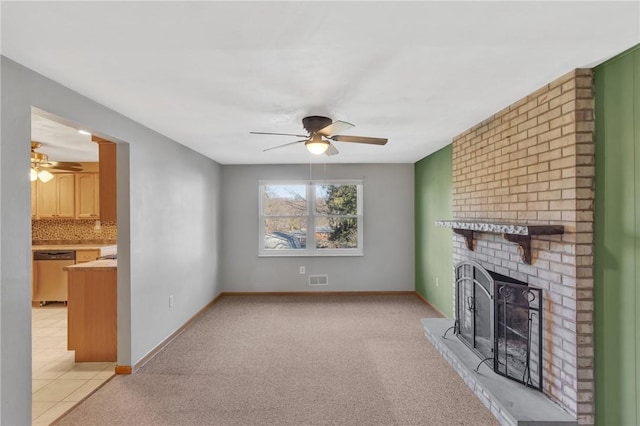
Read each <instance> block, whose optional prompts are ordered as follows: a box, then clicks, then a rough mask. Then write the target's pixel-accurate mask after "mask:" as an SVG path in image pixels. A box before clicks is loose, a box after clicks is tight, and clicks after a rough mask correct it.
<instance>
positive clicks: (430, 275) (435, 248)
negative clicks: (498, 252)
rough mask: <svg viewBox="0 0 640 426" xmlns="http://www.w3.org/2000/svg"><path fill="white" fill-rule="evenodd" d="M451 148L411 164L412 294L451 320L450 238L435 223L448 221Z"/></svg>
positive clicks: (446, 231) (451, 277)
mask: <svg viewBox="0 0 640 426" xmlns="http://www.w3.org/2000/svg"><path fill="white" fill-rule="evenodd" d="M452 152H453V149H452V145H448V146H446V147H444V148H442V149H441V150H440V151H437V152H435V153H433V154H431V155H430V156H428V157H425V158H423V159H422V160H420V161H418V162H417V163H416V164H415V185H414V187H415V209H416V213H415V221H416V223H415V230H416V238H415V241H416V259H415V263H416V291H417V292H418V293H420V294H421V295H422V296H423V297H424V298H425V299H427V300H428V301H429V302H430V303H431V304H432V305H433V306H434V307H436V308H437V309H438V310H440V312H442V313H443V314H445V315H447V316H448V317H450V318H452V317H453V236H452V234H451V229H445V228H437V227H436V224H435V222H436V220H442V219H451V218H452V214H453V213H452V202H453V178H452V168H451V164H452Z"/></svg>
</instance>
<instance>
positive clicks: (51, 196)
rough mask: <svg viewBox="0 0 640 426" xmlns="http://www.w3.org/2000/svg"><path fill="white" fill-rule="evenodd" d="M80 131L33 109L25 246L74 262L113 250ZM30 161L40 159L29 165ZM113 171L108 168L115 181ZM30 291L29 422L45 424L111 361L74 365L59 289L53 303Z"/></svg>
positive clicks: (94, 163)
mask: <svg viewBox="0 0 640 426" xmlns="http://www.w3.org/2000/svg"><path fill="white" fill-rule="evenodd" d="M82 130H84V129H83V128H81V127H80V126H77V125H74V124H71V123H69V122H68V121H67V120H64V119H62V118H60V117H57V116H55V115H53V114H50V113H48V112H46V111H43V110H40V109H37V108H32V113H31V136H32V138H31V139H32V140H33V141H36V142H39V143H40V144H41V145H40V146H39V147H38V148H37V150H36V152H37V155H34V154H33V152H32V162H31V166H32V172H31V175H32V185H31V189H32V197H31V202H32V209H31V212H32V232H31V243H32V248H33V249H36V248H43V247H47V248H48V249H52V250H57V249H63V248H64V249H66V250H67V251H71V252H74V254H75V255H74V261H73V263H78V262H82V261H93V260H95V259H96V258H98V257H102V256H104V255H105V254H106V255H111V256H113V255H114V254H115V253H117V223H116V221H115V216H114V217H113V219H111V218H109V219H108V220H103V218H104V217H105V216H104V215H101V214H100V202H101V201H102V200H101V199H100V197H99V185H100V155H99V147H98V144H97V143H96V142H95V141H92V136H91V134H88V132H86V133H82V132H80V131H82ZM34 157H35V158H36V159H37V160H39V161H36V162H34V161H33V158H34ZM114 159H115V158H114ZM43 171H44V172H47V173H49V175H51V176H52V177H51V176H49V175H47V173H44V176H43V178H41V176H40V174H42V172H43ZM115 174H116V171H115V163H114V170H113V178H114V179H115ZM56 179H59V180H58V181H56ZM70 182H71V183H70ZM52 185H53V186H52ZM113 187H114V188H113V190H114V191H115V185H113ZM113 196H114V197H115V196H116V194H115V193H114V194H113ZM114 202H115V198H114ZM113 210H114V211H115V205H114V206H113ZM114 247H115V250H114ZM116 256H117V255H116ZM32 261H33V258H32ZM34 272H35V270H34V269H32V283H31V284H32V289H34V288H39V287H38V285H39V280H40V279H41V278H43V277H41V276H40V275H42V274H35V273H34ZM62 273H63V272H62V271H56V274H57V275H60V274H62ZM64 278H65V280H66V271H65V272H64ZM35 293H36V292H33V291H32V317H31V319H32V323H31V324H32V325H31V335H32V350H31V352H32V356H31V359H32V424H50V423H52V422H53V421H55V419H57V418H58V417H59V416H61V415H62V414H64V413H65V412H66V411H67V410H69V409H70V408H72V407H73V406H74V405H75V404H77V403H78V402H79V401H81V400H82V399H84V398H85V397H86V396H88V395H89V394H90V393H92V392H93V391H94V390H95V389H97V388H98V387H100V386H101V385H102V384H103V383H104V382H105V381H107V380H109V378H111V377H112V376H113V375H114V372H115V366H116V360H108V361H94V362H75V358H76V356H75V352H74V351H73V350H69V349H68V343H69V342H68V321H67V320H68V316H67V312H68V306H67V304H66V299H67V297H66V296H67V295H66V288H65V294H64V295H60V294H56V296H55V297H53V296H51V297H53V300H35V299H34V295H35ZM48 294H51V293H48ZM59 299H64V300H59Z"/></svg>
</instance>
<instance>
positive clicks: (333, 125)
mask: <svg viewBox="0 0 640 426" xmlns="http://www.w3.org/2000/svg"><path fill="white" fill-rule="evenodd" d="M302 127H304V128H305V130H306V131H307V132H309V134H308V135H296V134H293V133H269V132H250V133H251V134H253V135H278V136H296V137H299V138H305V139H302V140H299V141H295V142H289V143H285V144H283V145H278V146H273V147H271V148H267V149H264V150H263V151H270V150H272V149H278V148H283V147H285V146H289V145H295V144H298V143H303V142H304V144H305V146H306V147H307V149H308V150H309V151H310V152H311V153H313V154H316V155H320V154H327V155H336V154H337V153H338V150H337V149H336V147H335V146H334V145H333V144H332V143H331V141H335V142H353V143H365V144H370V145H385V144H386V143H387V141H388V139H386V138H370V137H366V136H344V135H337V134H336V133H340V132H343V131H345V130H348V129H350V128H352V127H353V124H351V123H347V122H346V121H332V120H331V119H330V118H328V117H322V116H319V115H312V116H309V117H305V118H303V119H302Z"/></svg>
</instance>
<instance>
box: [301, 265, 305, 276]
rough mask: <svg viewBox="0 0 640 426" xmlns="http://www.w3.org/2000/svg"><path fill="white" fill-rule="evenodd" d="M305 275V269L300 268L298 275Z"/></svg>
mask: <svg viewBox="0 0 640 426" xmlns="http://www.w3.org/2000/svg"><path fill="white" fill-rule="evenodd" d="M305 273H306V269H305V267H304V266H301V267H300V275H304V274H305Z"/></svg>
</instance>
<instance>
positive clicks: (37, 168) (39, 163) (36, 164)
mask: <svg viewBox="0 0 640 426" xmlns="http://www.w3.org/2000/svg"><path fill="white" fill-rule="evenodd" d="M41 146H42V144H41V143H40V142H35V141H31V173H30V176H31V181H34V180H36V179H40V180H41V181H42V182H45V183H46V182H49V181H50V180H51V179H53V175H52V174H51V173H49V171H47V170H45V169H56V170H66V171H70V172H81V171H82V164H80V163H73V162H61V161H49V156H48V155H47V154H43V153H41V152H36V149H38V148H40V147H41Z"/></svg>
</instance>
